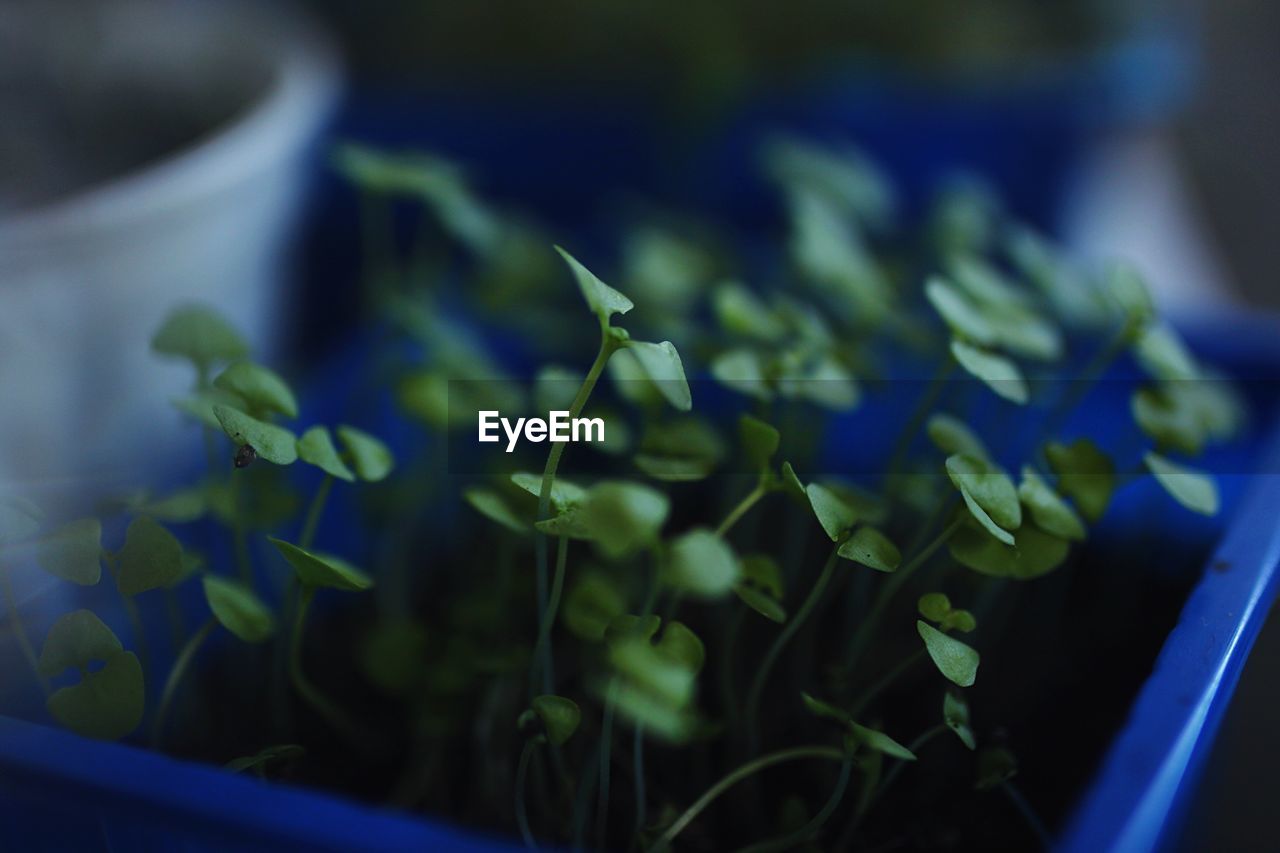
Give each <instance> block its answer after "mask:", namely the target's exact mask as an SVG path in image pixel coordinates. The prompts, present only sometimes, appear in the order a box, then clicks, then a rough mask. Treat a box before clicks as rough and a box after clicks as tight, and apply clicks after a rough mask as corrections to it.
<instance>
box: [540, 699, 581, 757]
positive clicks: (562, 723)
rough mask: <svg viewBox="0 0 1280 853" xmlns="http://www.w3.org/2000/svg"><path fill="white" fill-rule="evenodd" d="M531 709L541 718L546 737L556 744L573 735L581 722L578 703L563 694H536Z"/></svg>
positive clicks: (559, 744)
mask: <svg viewBox="0 0 1280 853" xmlns="http://www.w3.org/2000/svg"><path fill="white" fill-rule="evenodd" d="M533 710H534V713H536V714H537V715H538V717H539V719H541V720H542V725H543V727H544V728H545V729H546V732H547V739H548V740H550V741H551V742H552V743H553V744H555V745H556V746H563V745H564V743H565V742H566V741H567V740H569V738H571V737H573V733H574V732H576V731H577V730H578V724H579V723H581V722H582V710H581V709H580V708H578V703H576V702H574V701H573V700H572V699H566V698H564V697H563V696H538V697H535V698H534V700H533Z"/></svg>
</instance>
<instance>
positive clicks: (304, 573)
mask: <svg viewBox="0 0 1280 853" xmlns="http://www.w3.org/2000/svg"><path fill="white" fill-rule="evenodd" d="M267 541H268V542H270V543H271V544H272V545H274V546H276V550H277V551H279V552H280V554H281V556H283V557H284V558H285V559H286V560H288V562H289V565H291V566H293V570H294V571H295V572H296V573H297V575H298V580H299V581H301V582H302V584H303V585H304V586H312V587H328V588H330V589H340V590H343V591H346V592H363V591H364V590H366V589H369V588H370V587H372V586H373V578H371V577H369V576H368V575H367V574H365V573H364V572H362V571H360V570H359V569H357V568H356V567H355V566H353V565H351V564H350V563H348V562H347V561H346V560H343V559H342V558H340V557H335V556H333V555H331V554H318V553H315V552H312V551H304V550H303V549H301V548H299V547H298V546H297V545H293V544H291V543H289V542H285V541H284V540H283V539H276V538H275V537H273V536H268V537H267Z"/></svg>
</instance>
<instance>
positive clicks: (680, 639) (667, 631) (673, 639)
mask: <svg viewBox="0 0 1280 853" xmlns="http://www.w3.org/2000/svg"><path fill="white" fill-rule="evenodd" d="M655 648H656V649H657V650H658V651H659V652H661V653H662V654H664V655H666V656H667V657H668V658H670V659H671V660H673V661H675V662H676V663H678V664H679V665H681V666H683V667H685V668H686V669H688V670H690V671H692V672H699V671H700V670H701V669H702V665H703V664H704V663H706V660H707V650H706V647H705V646H703V645H702V640H700V639H698V635H697V634H695V633H693V631H690V630H689V627H688V626H687V625H685V624H684V623H683V622H674V621H673V622H668V623H667V626H666V627H665V628H663V629H662V636H661V637H660V638H659V639H658V643H657V645H656V646H655Z"/></svg>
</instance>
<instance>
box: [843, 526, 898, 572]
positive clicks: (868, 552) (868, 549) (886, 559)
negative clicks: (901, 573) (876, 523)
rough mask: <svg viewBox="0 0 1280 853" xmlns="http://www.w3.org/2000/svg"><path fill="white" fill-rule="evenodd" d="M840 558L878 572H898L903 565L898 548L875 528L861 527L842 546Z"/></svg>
mask: <svg viewBox="0 0 1280 853" xmlns="http://www.w3.org/2000/svg"><path fill="white" fill-rule="evenodd" d="M840 556H841V557H844V558H845V559H846V560H853V561H854V562H855V563H861V564H862V565H864V566H867V567H869V568H872V569H875V570H876V571H878V572H892V571H896V570H897V568H898V566H899V565H901V563H902V552H901V551H899V550H898V546H897V545H894V544H893V543H892V542H890V541H889V538H888V537H887V536H885V535H884V534H883V533H881V532H880V531H879V530H876V529H875V528H874V527H866V526H863V527H859V528H858V529H857V530H855V531H854V532H853V535H852V536H850V537H849V538H848V539H847V540H845V541H844V542H843V543H841V545H840Z"/></svg>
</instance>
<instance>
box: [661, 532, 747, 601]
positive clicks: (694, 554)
mask: <svg viewBox="0 0 1280 853" xmlns="http://www.w3.org/2000/svg"><path fill="white" fill-rule="evenodd" d="M740 576H741V569H740V567H739V565H738V558H737V556H736V555H735V554H734V553H733V549H732V548H730V547H729V545H728V544H727V543H726V542H725V541H724V539H722V538H721V537H719V536H717V535H716V534H715V533H714V532H713V531H710V530H705V529H701V528H699V529H696V530H691V531H689V532H688V533H685V534H684V535H682V536H680V537H678V538H677V539H676V540H675V541H673V542H672V543H671V547H670V549H669V551H668V557H667V562H666V564H665V566H664V568H663V573H662V580H663V583H665V584H667V585H668V586H670V587H672V588H673V589H678V590H680V591H682V592H684V593H685V594H687V595H691V596H694V597H697V598H705V599H713V598H721V597H723V596H726V595H728V594H729V593H730V592H732V591H733V586H734V584H736V583H737V582H738V579H739V577H740Z"/></svg>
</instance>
